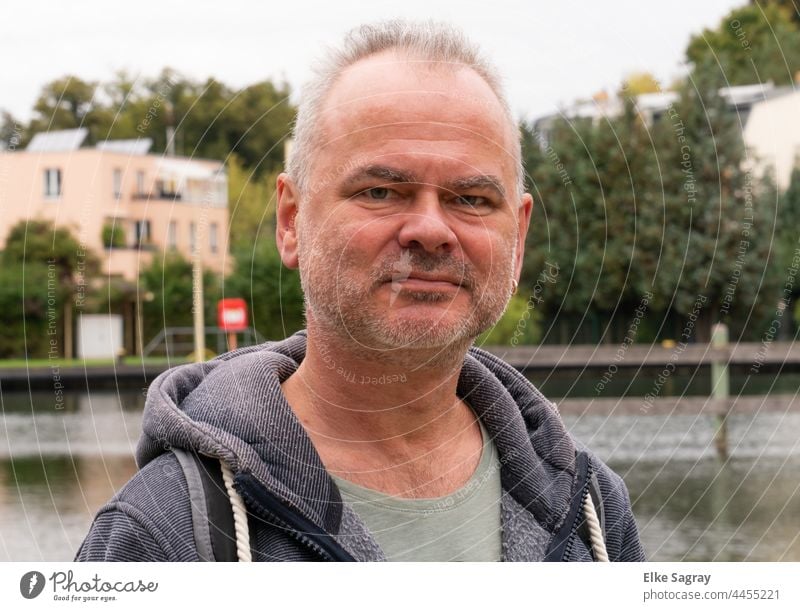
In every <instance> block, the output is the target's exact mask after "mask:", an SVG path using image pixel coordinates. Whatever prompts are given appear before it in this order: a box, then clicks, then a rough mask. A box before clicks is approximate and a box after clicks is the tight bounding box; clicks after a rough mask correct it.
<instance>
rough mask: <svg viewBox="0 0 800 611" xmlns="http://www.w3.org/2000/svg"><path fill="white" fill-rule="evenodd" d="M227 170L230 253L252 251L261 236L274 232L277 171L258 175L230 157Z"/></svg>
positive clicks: (237, 159) (238, 160)
mask: <svg viewBox="0 0 800 611" xmlns="http://www.w3.org/2000/svg"><path fill="white" fill-rule="evenodd" d="M227 169H228V213H229V216H228V219H229V220H228V223H229V231H230V247H231V251H245V250H247V249H248V248H252V246H253V244H255V243H256V242H257V241H258V240H259V239H261V237H262V236H272V235H274V233H275V223H274V220H275V180H276V178H277V174H278V173H277V172H271V173H268V174H265V175H263V176H259V175H258V174H257V173H256V171H255V170H254V169H249V168H247V167H245V166H244V165H243V163H242V162H241V159H240V158H239V156H238V155H236V154H231V155H230V156H229V157H228V162H227Z"/></svg>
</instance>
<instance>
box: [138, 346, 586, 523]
mask: <svg viewBox="0 0 800 611" xmlns="http://www.w3.org/2000/svg"><path fill="white" fill-rule="evenodd" d="M305 350H306V332H305V331H299V332H298V333H295V334H294V335H292V336H291V337H289V338H287V339H285V340H283V341H279V342H267V343H264V344H260V345H258V346H250V347H247V348H241V349H239V350H234V351H232V352H228V353H226V354H223V355H221V356H219V357H217V358H215V359H213V360H211V361H208V362H205V363H196V364H187V365H181V366H178V367H175V368H172V369H169V370H168V371H165V372H164V373H162V374H161V375H160V376H158V378H156V379H155V380H154V381H153V383H152V384H151V386H150V388H149V390H148V393H147V400H146V403H145V409H144V418H143V423H142V427H143V435H142V437H141V439H140V440H139V444H138V447H137V451H136V462H137V465H138V466H139V467H140V468H141V467H142V466H144V465H145V464H147V463H148V462H150V461H151V460H153V459H154V458H156V457H157V456H159V455H160V454H162V453H164V452H166V451H169V448H171V447H180V448H185V449H189V450H194V451H197V452H199V453H201V454H206V455H209V456H214V457H216V458H219V459H221V460H224V461H225V462H226V463H227V464H228V465H229V466H230V467H231V469H232V470H233V471H234V473H236V474H239V473H246V474H250V475H252V476H253V477H254V478H255V479H256V480H257V481H258V482H259V483H261V484H262V485H263V486H265V487H266V488H267V489H268V490H269V491H270V492H271V493H272V494H273V495H275V496H276V497H277V498H279V499H280V500H281V501H282V502H283V503H285V504H286V505H287V506H288V507H289V508H290V509H292V510H293V511H296V512H298V513H299V514H300V515H302V516H304V517H305V518H307V519H309V520H311V521H312V522H313V523H315V524H317V525H319V526H320V527H321V528H323V529H325V530H326V531H327V532H330V533H333V534H336V533H338V532H339V529H340V526H341V523H342V501H341V497H340V496H339V491H338V489H337V488H336V485H335V484H334V483H333V480H332V479H331V478H330V476H329V475H328V473H327V471H326V470H325V468H324V466H323V463H322V460H321V458H320V457H319V455H318V454H317V452H316V450H315V449H314V446H313V444H312V443H311V440H310V439H309V437H308V436H307V435H306V433H305V430H304V429H303V427H302V425H301V424H300V422H299V421H298V419H297V418H296V417H295V415H294V412H293V411H292V409H291V407H290V406H289V404H288V403H287V401H286V399H285V397H284V395H283V393H282V392H281V388H280V385H281V382H283V381H284V380H286V379H287V378H288V377H289V376H291V375H292V374H293V373H294V372H295V371H296V370H297V367H298V366H299V364H300V363H301V362H302V360H303V358H304V356H305ZM457 394H458V395H459V397H461V398H462V399H463V400H464V401H466V402H467V404H469V405H470V407H471V408H472V409H473V411H474V412H475V414H476V415H477V416H478V418H480V420H481V422H482V423H483V425H484V426H485V427H486V429H487V431H488V432H489V435H490V436H491V437H492V440H493V441H494V443H495V445H496V447H497V450H498V454H499V458H500V464H501V479H502V483H503V489H504V491H506V492H507V493H508V494H510V495H511V496H512V497H513V498H514V499H515V500H516V501H517V502H518V503H519V504H520V505H522V507H524V508H526V509H527V510H528V511H530V512H531V513H532V514H533V515H534V517H535V518H536V520H537V521H538V522H539V524H540V525H541V526H542V527H544V528H545V529H546V530H547V531H549V532H554V531H555V530H556V529H557V528H558V527H559V526H560V525H561V523H562V522H563V520H564V518H565V516H566V513H567V510H568V508H569V503H570V491H571V488H572V484H573V479H574V475H575V446H574V444H573V441H572V439H571V437H570V436H569V434H568V433H567V431H566V430H565V428H564V425H563V423H562V421H561V418H560V416H559V414H558V411H557V410H556V408H555V406H554V404H553V403H551V402H550V401H548V400H547V399H545V397H544V396H543V395H542V394H541V393H540V392H539V391H538V390H537V389H536V388H535V387H534V386H533V385H532V384H531V383H530V382H529V381H528V380H527V379H526V378H525V377H524V376H522V375H521V374H520V373H519V372H517V371H516V370H515V369H514V368H512V367H511V366H510V365H508V364H507V363H505V362H503V361H502V360H501V359H499V358H497V357H495V356H493V355H492V354H489V353H488V352H485V351H483V350H480V349H478V348H470V350H469V351H468V353H467V354H466V356H465V359H464V364H463V366H462V370H461V374H460V377H459V380H458V386H457Z"/></svg>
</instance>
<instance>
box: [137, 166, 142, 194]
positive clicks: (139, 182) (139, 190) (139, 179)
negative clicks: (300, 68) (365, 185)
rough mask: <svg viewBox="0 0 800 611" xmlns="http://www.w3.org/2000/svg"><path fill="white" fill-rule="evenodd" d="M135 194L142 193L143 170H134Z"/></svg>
mask: <svg viewBox="0 0 800 611" xmlns="http://www.w3.org/2000/svg"><path fill="white" fill-rule="evenodd" d="M136 195H140V196H141V195H144V172H143V171H142V170H139V171H138V172H136Z"/></svg>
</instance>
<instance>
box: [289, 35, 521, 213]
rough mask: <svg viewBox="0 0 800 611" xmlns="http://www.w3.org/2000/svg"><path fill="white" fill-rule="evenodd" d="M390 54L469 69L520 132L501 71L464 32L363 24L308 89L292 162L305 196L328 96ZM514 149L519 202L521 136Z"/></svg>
mask: <svg viewBox="0 0 800 611" xmlns="http://www.w3.org/2000/svg"><path fill="white" fill-rule="evenodd" d="M389 50H398V51H403V52H405V53H407V54H408V55H409V56H411V57H413V58H415V59H421V60H423V61H430V62H437V63H443V64H459V65H463V66H469V67H470V68H471V69H472V70H474V71H475V72H476V73H477V74H478V75H479V76H480V77H482V78H483V80H484V81H486V83H487V84H488V85H489V87H490V88H491V90H492V92H494V94H495V96H497V99H498V101H499V102H500V105H501V107H502V109H503V113H504V115H505V116H506V119H507V120H508V122H509V125H510V126H511V127H512V132H513V133H515V134H517V135H518V134H519V127H518V125H517V123H516V121H515V120H514V117H513V114H512V112H511V108H510V107H509V104H508V101H507V100H506V97H505V93H504V92H503V87H502V84H501V79H500V76H499V73H498V71H497V69H496V68H495V66H494V65H493V64H492V63H491V62H490V61H488V60H487V59H486V58H485V57H484V56H483V54H482V52H481V51H480V49H479V48H478V46H477V45H475V44H474V43H473V42H471V41H470V40H469V39H467V37H466V36H465V35H464V34H463V32H461V30H459V29H457V28H455V27H454V26H452V25H449V24H445V23H440V22H435V21H424V22H414V21H405V20H391V21H383V22H379V23H374V24H366V25H362V26H359V27H357V28H354V29H353V30H350V32H348V34H347V35H346V36H345V39H344V42H343V44H342V45H341V46H340V47H338V48H333V49H329V51H328V53H327V54H326V56H325V57H323V58H322V59H321V61H320V63H319V64H318V65H317V66H316V67H315V70H314V77H313V78H312V80H311V81H310V82H308V83H307V84H306V85H305V87H304V88H303V90H302V95H301V100H300V104H299V107H298V112H297V119H296V120H295V124H294V129H293V130H292V138H293V143H292V147H291V152H290V154H289V159H288V161H287V164H286V170H287V172H288V174H289V176H291V177H292V179H293V180H294V182H295V183H296V184H297V186H298V188H299V189H300V191H301V192H306V191H307V189H308V187H309V178H310V176H309V174H310V162H311V159H312V157H313V151H314V150H315V146H316V144H317V136H318V134H319V133H320V128H319V123H320V114H321V112H322V107H323V103H324V101H325V98H326V97H327V95H328V93H329V92H330V90H331V89H332V88H333V85H334V84H335V83H336V81H337V79H338V78H339V76H340V75H341V74H342V72H344V71H345V70H346V69H347V68H348V67H350V66H352V65H353V64H355V63H356V62H358V61H360V60H362V59H365V58H367V57H370V56H372V55H376V54H378V53H381V52H383V51H389ZM513 147H514V148H513V150H512V151H510V153H511V154H512V155H513V156H514V158H515V161H516V166H517V167H516V174H517V176H516V178H517V180H516V185H515V187H516V189H517V193H516V196H517V199H519V197H520V196H521V195H522V193H523V191H524V176H525V174H524V169H523V167H522V152H521V145H520V139H519V137H517V138H516V139H515V144H514V145H513Z"/></svg>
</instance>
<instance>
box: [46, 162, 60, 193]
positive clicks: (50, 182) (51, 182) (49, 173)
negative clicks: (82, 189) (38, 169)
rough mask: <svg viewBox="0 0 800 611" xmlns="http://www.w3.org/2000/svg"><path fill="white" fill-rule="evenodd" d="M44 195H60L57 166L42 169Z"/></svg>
mask: <svg viewBox="0 0 800 611" xmlns="http://www.w3.org/2000/svg"><path fill="white" fill-rule="evenodd" d="M44 196H45V197H60V196H61V170H59V169H58V168H47V169H46V170H45V171H44Z"/></svg>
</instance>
